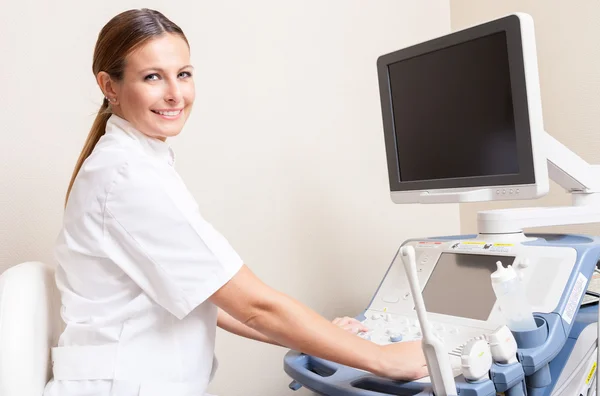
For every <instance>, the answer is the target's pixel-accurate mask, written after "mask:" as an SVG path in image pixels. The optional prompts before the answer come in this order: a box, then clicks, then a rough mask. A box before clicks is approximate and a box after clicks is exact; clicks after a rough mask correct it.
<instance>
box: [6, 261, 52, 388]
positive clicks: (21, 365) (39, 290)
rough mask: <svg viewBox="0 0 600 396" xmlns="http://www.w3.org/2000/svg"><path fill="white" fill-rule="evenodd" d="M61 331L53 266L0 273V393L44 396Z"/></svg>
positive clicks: (19, 267) (24, 266)
mask: <svg viewBox="0 0 600 396" xmlns="http://www.w3.org/2000/svg"><path fill="white" fill-rule="evenodd" d="M62 329H63V324H62V320H61V317H60V295H59V293H58V290H57V288H56V283H55V280H54V269H53V268H52V267H50V266H49V265H47V264H44V263H41V262H26V263H21V264H17V265H15V266H14V267H11V268H9V269H7V270H6V271H4V272H3V273H2V274H1V275H0V395H2V396H40V395H42V393H43V390H44V387H45V386H46V383H47V382H48V380H49V379H50V377H51V375H52V367H51V359H50V350H51V348H52V347H53V346H55V345H56V342H57V340H58V337H59V336H60V332H61V331H62Z"/></svg>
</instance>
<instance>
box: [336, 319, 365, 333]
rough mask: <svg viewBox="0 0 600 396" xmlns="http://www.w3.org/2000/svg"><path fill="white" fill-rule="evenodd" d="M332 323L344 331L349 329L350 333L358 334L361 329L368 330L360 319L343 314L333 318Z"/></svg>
mask: <svg viewBox="0 0 600 396" xmlns="http://www.w3.org/2000/svg"><path fill="white" fill-rule="evenodd" d="M332 323H333V324H334V325H336V326H339V327H341V328H342V329H344V330H346V331H349V332H350V333H352V334H358V333H360V332H361V331H369V328H368V327H366V326H365V325H363V324H362V323H361V322H360V321H358V320H356V319H354V318H350V317H348V316H344V317H343V318H335V319H334V320H333V322H332Z"/></svg>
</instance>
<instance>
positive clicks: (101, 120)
mask: <svg viewBox="0 0 600 396" xmlns="http://www.w3.org/2000/svg"><path fill="white" fill-rule="evenodd" d="M111 115H112V113H111V112H110V110H109V108H108V100H107V99H106V98H104V101H103V102H102V106H101V107H100V110H98V115H96V119H95V120H94V123H93V124H92V129H91V130H90V133H89V134H88V137H87V139H86V141H85V144H84V145H83V149H82V150H81V154H79V158H78V159H77V164H76V165H75V169H74V170H73V175H72V176H71V181H70V182H69V188H68V189H67V195H66V197H65V206H66V205H67V202H68V200H69V194H70V193H71V189H72V188H73V183H74V182H75V178H76V177H77V174H78V173H79V170H80V169H81V166H82V165H83V163H84V161H85V160H86V159H87V157H89V156H90V154H91V153H92V151H93V150H94V147H96V143H98V140H100V138H101V137H102V135H104V132H105V131H106V123H107V122H108V119H109V118H110V116H111Z"/></svg>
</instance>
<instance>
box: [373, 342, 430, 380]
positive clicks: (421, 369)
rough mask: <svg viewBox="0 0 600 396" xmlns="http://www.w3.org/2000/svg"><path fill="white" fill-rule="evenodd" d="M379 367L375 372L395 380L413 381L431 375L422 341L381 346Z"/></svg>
mask: <svg viewBox="0 0 600 396" xmlns="http://www.w3.org/2000/svg"><path fill="white" fill-rule="evenodd" d="M379 361H380V364H381V367H379V368H378V369H377V370H376V372H374V374H377V375H379V376H381V377H387V378H391V379H395V380H402V381H413V380H416V379H419V378H423V377H426V376H428V375H429V373H428V371H427V365H426V361H425V355H424V354H423V349H422V348H421V341H405V342H398V343H395V344H389V345H384V346H381V356H380V359H379Z"/></svg>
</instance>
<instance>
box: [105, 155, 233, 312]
mask: <svg viewBox="0 0 600 396" xmlns="http://www.w3.org/2000/svg"><path fill="white" fill-rule="evenodd" d="M104 243H106V244H108V245H109V246H107V251H109V252H110V254H111V256H112V257H110V258H111V259H112V261H114V262H115V263H116V264H117V265H118V266H119V267H120V268H121V269H122V270H123V271H124V272H125V273H126V274H127V275H128V276H129V277H130V278H131V279H132V280H133V281H134V282H135V283H136V284H137V285H138V286H139V287H140V288H141V289H142V290H143V291H144V292H145V293H147V294H148V296H150V298H152V299H153V300H154V301H155V302H156V303H158V304H159V305H161V306H162V307H164V308H165V309H166V310H168V311H169V312H171V313H172V314H173V315H175V316H176V317H177V318H179V319H182V318H184V317H185V316H187V315H188V314H189V313H190V312H191V311H192V310H193V309H194V308H195V307H197V306H198V305H199V304H201V303H202V302H204V301H205V300H206V299H207V298H209V297H210V296H211V295H212V294H213V293H214V292H215V291H217V290H218V289H219V288H221V287H222V286H223V285H224V284H225V283H227V282H228V281H229V280H230V279H231V278H232V277H233V276H234V275H235V274H236V273H237V271H238V270H239V269H240V268H241V266H242V265H243V262H242V260H241V258H240V257H239V256H238V254H237V253H236V252H235V251H234V249H233V248H232V247H231V246H230V244H229V243H228V241H227V240H226V239H225V238H224V237H223V236H222V235H221V234H220V233H219V232H217V231H216V230H215V229H214V228H213V227H212V226H211V225H210V224H209V223H208V222H207V221H205V220H204V219H203V218H202V216H201V215H200V212H199V210H198V205H197V204H196V202H195V200H194V199H193V197H192V195H191V194H190V193H189V191H188V190H187V188H186V187H185V185H184V184H183V182H182V181H181V179H180V178H179V176H178V175H176V173H175V170H174V169H161V168H157V167H156V166H155V165H154V164H151V163H149V162H148V163H144V162H132V163H127V164H126V165H124V166H123V167H122V168H121V169H120V170H119V171H118V175H117V178H116V179H115V180H114V183H113V186H112V187H111V189H110V191H109V192H108V194H107V197H106V202H105V204H104Z"/></svg>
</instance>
